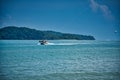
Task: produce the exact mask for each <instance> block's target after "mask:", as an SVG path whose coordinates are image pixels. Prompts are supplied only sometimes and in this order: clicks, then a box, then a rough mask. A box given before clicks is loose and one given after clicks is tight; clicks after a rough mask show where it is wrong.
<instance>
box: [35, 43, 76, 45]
mask: <svg viewBox="0 0 120 80" xmlns="http://www.w3.org/2000/svg"><path fill="white" fill-rule="evenodd" d="M37 45H41V44H40V43H38V44H37ZM45 45H78V43H47V44H45Z"/></svg>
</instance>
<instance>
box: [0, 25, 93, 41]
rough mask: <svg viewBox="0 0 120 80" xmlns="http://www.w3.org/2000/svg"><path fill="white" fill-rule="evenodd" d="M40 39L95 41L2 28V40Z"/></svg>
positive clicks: (34, 30)
mask: <svg viewBox="0 0 120 80" xmlns="http://www.w3.org/2000/svg"><path fill="white" fill-rule="evenodd" d="M38 39H41V40H42V39H47V40H58V39H76V40H95V38H94V37H93V36H87V35H79V34H69V33H60V32H55V31H40V30H36V29H30V28H26V27H15V26H7V27H4V28H0V40H38Z"/></svg>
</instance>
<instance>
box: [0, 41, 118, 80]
mask: <svg viewBox="0 0 120 80" xmlns="http://www.w3.org/2000/svg"><path fill="white" fill-rule="evenodd" d="M48 42H49V43H48V44H47V45H40V44H39V40H0V80H120V41H97V40H48Z"/></svg>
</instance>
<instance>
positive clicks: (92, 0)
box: [90, 0, 113, 19]
mask: <svg viewBox="0 0 120 80" xmlns="http://www.w3.org/2000/svg"><path fill="white" fill-rule="evenodd" d="M90 7H91V8H92V10H93V11H95V12H97V11H98V10H100V11H101V12H102V13H103V15H104V16H105V17H106V18H109V19H113V15H112V13H111V10H110V9H109V8H108V6H107V5H102V4H99V3H97V2H95V0H90Z"/></svg>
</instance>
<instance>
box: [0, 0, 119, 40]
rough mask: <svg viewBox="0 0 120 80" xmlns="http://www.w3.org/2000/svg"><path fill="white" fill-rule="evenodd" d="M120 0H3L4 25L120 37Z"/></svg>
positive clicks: (0, 18) (0, 0)
mask: <svg viewBox="0 0 120 80" xmlns="http://www.w3.org/2000/svg"><path fill="white" fill-rule="evenodd" d="M119 4H120V1H119V0H0V10H1V11H0V27H5V26H19V27H30V28H35V29H39V30H53V31H58V32H64V33H75V34H85V35H93V36H94V37H95V38H96V39H97V40H120V37H119V36H120V15H119V14H120V7H119Z"/></svg>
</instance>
